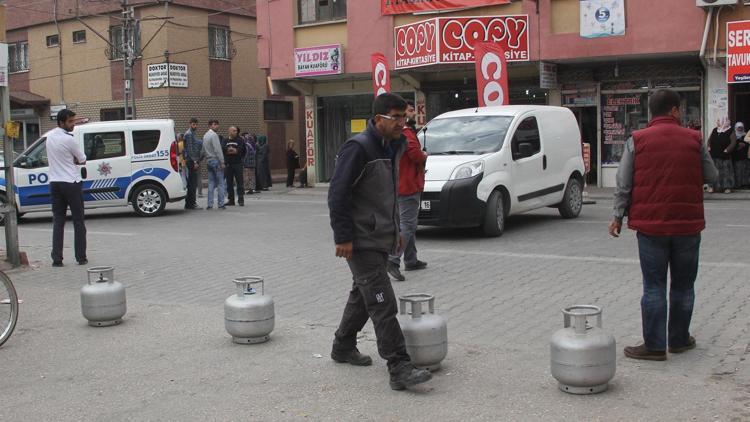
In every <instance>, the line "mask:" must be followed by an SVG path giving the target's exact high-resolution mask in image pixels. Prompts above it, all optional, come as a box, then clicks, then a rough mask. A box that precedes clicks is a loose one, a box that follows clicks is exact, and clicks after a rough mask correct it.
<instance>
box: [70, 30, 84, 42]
mask: <svg viewBox="0 0 750 422" xmlns="http://www.w3.org/2000/svg"><path fill="white" fill-rule="evenodd" d="M85 42H86V30H81V31H73V44H81V43H85Z"/></svg>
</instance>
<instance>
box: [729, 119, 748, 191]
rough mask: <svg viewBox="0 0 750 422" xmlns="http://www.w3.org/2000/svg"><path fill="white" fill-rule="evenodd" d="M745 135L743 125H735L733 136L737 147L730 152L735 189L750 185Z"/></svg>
mask: <svg viewBox="0 0 750 422" xmlns="http://www.w3.org/2000/svg"><path fill="white" fill-rule="evenodd" d="M745 135H746V132H745V125H744V124H743V123H742V122H737V123H735V124H734V136H735V137H736V138H737V145H736V146H735V147H734V150H733V151H732V167H734V187H735V188H736V189H739V188H742V187H745V186H748V185H750V161H748V159H747V154H748V144H747V141H746V140H745Z"/></svg>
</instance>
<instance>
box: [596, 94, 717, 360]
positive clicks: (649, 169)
mask: <svg viewBox="0 0 750 422" xmlns="http://www.w3.org/2000/svg"><path fill="white" fill-rule="evenodd" d="M648 107H649V110H650V111H651V115H652V116H653V118H652V119H651V121H650V122H649V123H648V127H647V128H645V129H643V130H637V131H635V132H633V136H632V137H631V138H630V139H628V141H627V143H626V145H625V151H624V152H623V155H622V159H621V160H620V168H619V169H618V170H617V189H616V190H615V199H614V219H613V220H612V222H611V223H610V224H609V234H610V235H611V236H614V237H618V236H619V234H620V230H621V228H622V219H623V216H624V215H625V214H626V213H627V215H628V227H630V228H631V229H632V230H635V231H636V232H637V233H636V236H637V238H638V255H639V257H640V261H641V271H642V273H643V297H642V298H641V318H642V324H643V340H644V343H643V344H641V345H638V346H628V347H626V348H625V350H624V352H625V356H627V357H629V358H633V359H645V360H666V359H667V350H668V351H669V353H682V352H684V351H686V350H690V349H692V348H694V347H695V338H693V336H691V335H690V320H691V318H692V315H693V303H694V302H695V290H694V283H695V278H696V276H697V274H698V251H699V249H700V241H701V235H700V233H701V231H702V230H703V229H704V228H705V226H706V223H705V220H704V218H703V184H704V183H711V182H713V180H714V179H715V178H716V175H717V171H716V167H714V165H713V162H712V161H711V157H710V156H709V155H708V152H707V150H706V147H705V145H704V144H703V141H702V140H701V135H700V132H697V131H694V130H691V129H686V128H683V127H681V126H680V95H679V94H678V93H677V92H675V91H672V90H669V89H661V90H659V91H657V92H656V93H654V94H653V95H652V96H651V99H650V100H649V103H648ZM667 269H669V272H670V274H671V284H670V291H669V308H668V309H667ZM667 346H669V347H667Z"/></svg>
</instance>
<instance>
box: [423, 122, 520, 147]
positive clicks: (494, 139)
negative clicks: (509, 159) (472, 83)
mask: <svg viewBox="0 0 750 422" xmlns="http://www.w3.org/2000/svg"><path fill="white" fill-rule="evenodd" d="M512 121H513V117H510V116H463V117H448V118H444V119H434V120H432V121H431V122H430V123H428V124H427V126H426V127H425V128H424V129H422V130H421V131H420V132H419V134H418V135H417V137H418V138H419V142H420V143H421V144H422V146H423V147H424V148H425V149H426V150H427V152H428V153H429V154H430V155H450V154H486V153H489V152H495V151H499V150H500V148H501V147H502V146H503V140H504V139H505V134H506V133H507V132H508V128H509V127H510V123H511V122H512Z"/></svg>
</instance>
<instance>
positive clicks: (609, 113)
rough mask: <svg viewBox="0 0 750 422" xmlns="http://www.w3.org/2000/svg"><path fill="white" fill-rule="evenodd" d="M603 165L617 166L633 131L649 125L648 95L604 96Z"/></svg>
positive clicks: (602, 107) (638, 93)
mask: <svg viewBox="0 0 750 422" xmlns="http://www.w3.org/2000/svg"><path fill="white" fill-rule="evenodd" d="M601 109H602V164H603V165H607V164H617V163H619V162H620V158H621V157H622V151H623V150H624V149H625V142H627V140H628V138H629V137H630V135H631V134H632V133H633V131H636V130H638V129H643V128H645V127H646V125H648V94H646V93H642V92H634V93H629V94H605V95H602V106H601Z"/></svg>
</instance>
